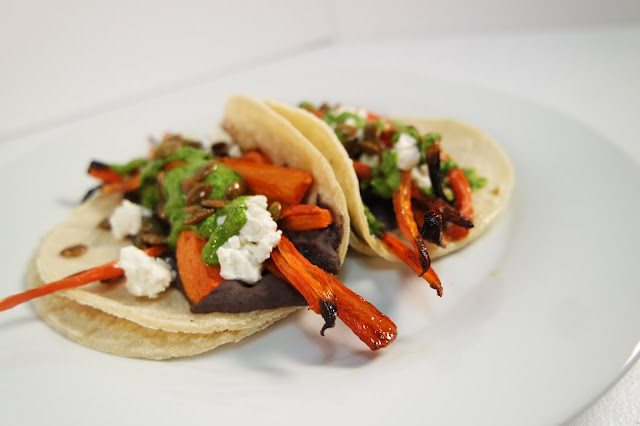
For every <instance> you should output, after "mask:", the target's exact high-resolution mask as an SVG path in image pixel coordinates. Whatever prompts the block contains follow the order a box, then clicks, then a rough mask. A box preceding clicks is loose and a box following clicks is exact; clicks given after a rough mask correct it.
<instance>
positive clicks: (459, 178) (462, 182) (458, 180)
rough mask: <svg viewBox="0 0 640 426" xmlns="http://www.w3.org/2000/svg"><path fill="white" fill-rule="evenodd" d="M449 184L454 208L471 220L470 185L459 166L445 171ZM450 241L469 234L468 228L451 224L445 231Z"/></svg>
mask: <svg viewBox="0 0 640 426" xmlns="http://www.w3.org/2000/svg"><path fill="white" fill-rule="evenodd" d="M447 178H448V179H449V184H450V185H451V189H452V190H453V194H454V195H455V197H456V198H455V204H456V208H457V209H458V211H459V212H460V214H462V215H463V216H465V217H467V218H469V220H473V202H472V199H471V185H469V181H468V180H467V178H466V177H465V175H464V173H462V170H460V169H459V168H455V169H451V170H450V171H449V173H447ZM445 233H446V235H447V237H448V238H449V239H450V240H451V241H455V240H459V239H462V238H464V237H466V236H467V235H468V234H469V230H468V229H465V228H463V227H461V226H458V225H451V226H449V227H448V228H446V231H445Z"/></svg>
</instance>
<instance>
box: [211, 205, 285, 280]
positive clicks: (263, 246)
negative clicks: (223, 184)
mask: <svg viewBox="0 0 640 426" xmlns="http://www.w3.org/2000/svg"><path fill="white" fill-rule="evenodd" d="M246 206H247V209H246V211H245V215H246V217H247V222H246V223H245V224H244V225H243V226H242V228H241V229H240V233H239V234H238V235H236V236H233V237H231V238H229V239H228V240H227V241H226V242H225V243H224V244H223V245H222V247H220V248H219V249H218V252H217V254H218V260H219V261H220V275H221V276H222V277H223V278H225V279H227V280H240V281H244V282H246V283H249V284H252V283H255V282H257V281H258V280H259V279H260V277H261V275H262V262H264V261H265V260H267V259H268V258H269V256H270V254H271V251H272V250H273V247H275V245H276V244H278V242H279V241H280V236H281V235H282V231H279V230H278V229H277V227H278V225H277V224H276V222H274V220H273V218H272V217H271V213H269V211H268V210H267V197H265V196H264V195H254V196H252V197H249V198H248V199H247V201H246Z"/></svg>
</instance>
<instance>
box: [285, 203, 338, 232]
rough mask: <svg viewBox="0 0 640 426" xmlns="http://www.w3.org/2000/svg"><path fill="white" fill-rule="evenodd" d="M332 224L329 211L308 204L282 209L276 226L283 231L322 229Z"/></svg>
mask: <svg viewBox="0 0 640 426" xmlns="http://www.w3.org/2000/svg"><path fill="white" fill-rule="evenodd" d="M332 223H333V215H332V214H331V210H327V209H323V208H322V207H318V206H312V205H309V204H295V205H293V206H285V207H283V208H282V213H281V214H280V220H278V225H279V227H280V228H281V229H283V230H285V231H311V230H313V229H323V228H326V227H327V226H329V225H331V224H332Z"/></svg>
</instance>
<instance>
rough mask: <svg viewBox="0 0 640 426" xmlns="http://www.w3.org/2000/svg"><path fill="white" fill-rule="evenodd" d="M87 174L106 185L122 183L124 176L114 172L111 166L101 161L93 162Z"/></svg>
mask: <svg viewBox="0 0 640 426" xmlns="http://www.w3.org/2000/svg"><path fill="white" fill-rule="evenodd" d="M87 172H88V173H89V174H90V175H91V176H93V177H95V178H97V179H100V180H101V181H102V182H104V183H113V182H122V180H123V179H124V178H123V177H122V175H120V174H118V173H116V172H115V171H113V170H112V169H111V168H110V167H109V165H107V164H105V163H101V162H100V161H92V162H91V164H90V165H89V169H88V170H87Z"/></svg>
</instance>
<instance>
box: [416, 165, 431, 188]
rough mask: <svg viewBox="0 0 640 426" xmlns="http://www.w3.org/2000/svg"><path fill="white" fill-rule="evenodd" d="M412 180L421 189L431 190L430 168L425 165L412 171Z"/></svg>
mask: <svg viewBox="0 0 640 426" xmlns="http://www.w3.org/2000/svg"><path fill="white" fill-rule="evenodd" d="M411 180H412V181H413V183H415V184H416V185H417V186H418V187H419V188H425V189H426V188H431V178H430V177H429V167H427V165H426V164H423V165H422V166H420V167H415V168H413V169H412V170H411Z"/></svg>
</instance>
